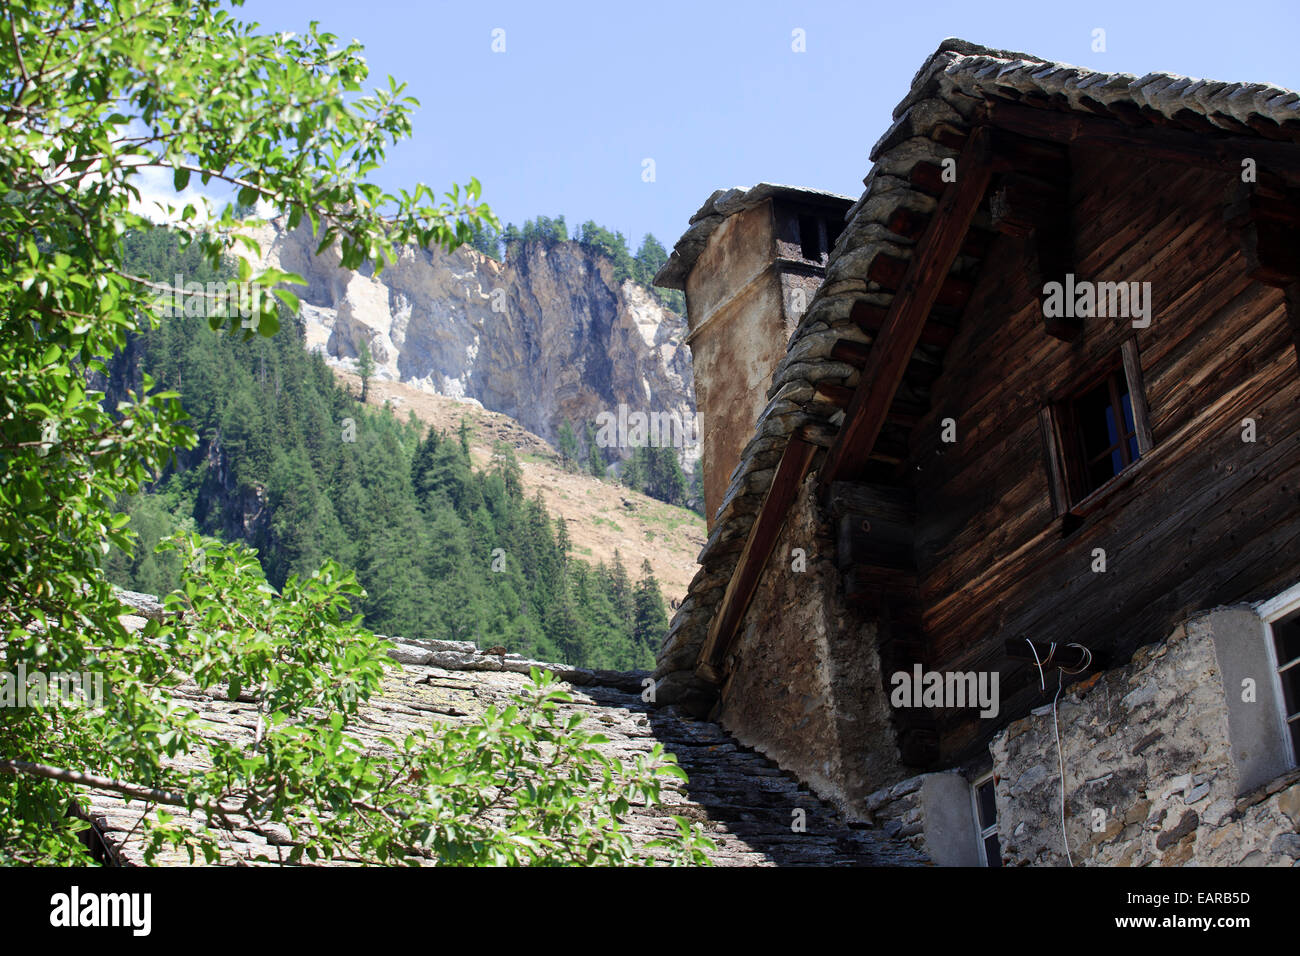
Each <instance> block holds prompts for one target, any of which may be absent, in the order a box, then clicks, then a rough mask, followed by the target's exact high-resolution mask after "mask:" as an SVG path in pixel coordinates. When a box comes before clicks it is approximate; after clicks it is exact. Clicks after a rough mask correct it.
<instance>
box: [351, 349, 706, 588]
mask: <svg viewBox="0 0 1300 956" xmlns="http://www.w3.org/2000/svg"><path fill="white" fill-rule="evenodd" d="M334 374H335V376H336V377H337V378H338V380H339V381H340V382H341V383H343V384H344V385H345V386H346V387H347V388H348V389H349V390H350V391H351V392H352V393H353V394H354V395H355V394H359V393H360V391H361V380H360V379H359V378H358V377H357V376H356V375H355V374H354V373H352V372H350V371H348V370H346V369H342V368H335V369H334ZM369 391H370V394H369V396H368V402H369V404H372V405H383V404H384V403H385V402H390V403H391V404H392V406H393V409H394V411H395V412H396V413H397V414H398V415H399V417H400V416H405V415H406V413H407V412H408V411H409V412H414V413H415V416H416V418H418V419H419V420H420V421H421V422H423V423H424V424H426V425H429V426H431V427H433V428H434V429H436V430H439V431H445V432H447V433H448V434H452V433H454V432H455V431H456V429H457V428H458V427H459V426H460V422H461V419H462V418H463V419H464V420H465V422H466V424H467V425H468V427H469V430H470V456H471V458H472V459H473V461H474V464H475V465H476V466H477V467H480V468H485V467H487V464H488V462H489V460H490V458H491V455H492V449H493V447H494V445H495V444H496V443H497V442H505V443H506V444H507V445H509V446H510V447H511V448H513V449H514V450H515V453H516V454H517V455H518V456H519V461H520V466H521V468H522V469H523V485H524V491H525V493H526V494H527V495H528V496H529V497H532V496H533V495H534V494H536V493H537V492H540V493H541V495H542V500H543V501H544V502H545V503H546V509H547V511H549V512H550V513H551V514H552V515H554V516H555V517H557V518H563V519H564V520H565V521H566V522H567V524H568V532H569V537H570V538H571V539H572V541H573V549H574V553H575V554H576V555H577V556H578V557H581V558H584V559H586V560H589V561H594V562H605V563H610V562H611V561H612V560H613V557H614V552H615V551H616V550H617V551H619V552H620V553H621V555H622V558H623V562H624V563H625V564H626V565H627V566H628V568H629V569H632V570H635V569H637V568H639V567H640V566H641V561H642V559H645V560H648V561H649V562H650V567H651V568H652V569H653V570H654V574H655V577H656V578H657V579H658V581H659V585H660V589H661V591H662V593H663V596H664V598H665V599H667V600H668V601H670V602H672V603H673V606H676V602H679V601H680V600H681V599H682V597H683V596H684V595H685V594H686V588H687V586H688V585H689V584H690V580H691V577H692V576H693V575H694V574H695V572H696V570H697V566H696V563H695V556H696V555H697V554H699V552H700V548H702V547H703V546H704V538H705V534H704V519H703V518H702V517H701V516H700V515H698V514H696V513H695V512H693V511H690V510H689V509H686V508H679V507H675V506H673V505H668V504H664V503H663V502H662V501H656V500H655V499H653V498H650V497H647V496H646V495H643V494H641V493H639V492H636V491H632V490H630V489H628V488H625V487H623V486H621V485H619V484H617V483H615V482H614V481H612V480H605V481H599V480H597V479H595V478H593V477H591V476H590V475H586V474H581V473H574V472H570V471H566V470H565V469H564V468H563V466H562V464H561V461H560V456H559V455H557V454H556V453H555V450H554V449H553V448H551V446H550V445H549V444H547V443H546V442H545V441H544V440H542V439H541V438H540V437H539V436H537V435H535V434H533V433H532V432H530V431H528V430H527V429H525V428H524V427H523V426H521V425H520V424H519V423H518V422H516V421H515V420H514V419H512V418H510V417H508V416H506V415H502V414H499V413H496V412H490V411H486V410H484V409H482V408H478V407H476V406H475V405H473V404H470V403H468V402H464V401H457V400H455V399H452V398H447V397H446V396H442V395H434V394H431V393H429V392H427V391H424V390H422V389H419V388H416V387H414V386H411V385H405V384H402V383H400V382H392V381H382V380H380V381H372V382H371V383H370V389H369Z"/></svg>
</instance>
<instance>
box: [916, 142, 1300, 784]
mask: <svg viewBox="0 0 1300 956" xmlns="http://www.w3.org/2000/svg"><path fill="white" fill-rule="evenodd" d="M1070 153H1071V155H1070V165H1071V169H1072V177H1071V184H1070V190H1069V208H1068V210H1067V209H1063V210H1061V212H1062V213H1066V214H1068V222H1069V223H1070V225H1071V232H1072V235H1071V239H1072V247H1073V270H1074V272H1075V273H1076V275H1077V276H1078V277H1079V278H1080V279H1089V280H1096V281H1108V280H1109V281H1126V282H1150V283H1151V291H1152V321H1151V324H1150V326H1149V327H1148V328H1137V329H1135V328H1134V327H1133V323H1132V322H1131V321H1130V320H1129V319H1124V318H1087V319H1083V320H1082V321H1081V323H1080V328H1078V329H1077V330H1076V332H1075V334H1073V335H1072V336H1071V337H1070V338H1069V339H1068V340H1063V339H1062V338H1060V337H1057V336H1056V335H1054V334H1051V333H1050V331H1049V330H1048V329H1047V328H1045V325H1044V320H1043V310H1042V306H1041V304H1040V292H1041V286H1040V285H1039V283H1040V282H1041V274H1040V272H1039V271H1038V270H1037V269H1036V268H1035V263H1034V256H1035V250H1034V248H1033V242H1032V240H1029V239H1027V238H1025V237H1023V236H1016V235H1001V236H999V237H998V238H997V239H996V240H995V242H994V244H993V245H992V247H991V248H990V249H989V253H988V255H987V256H986V258H985V261H984V262H983V264H982V265H981V267H980V271H979V278H978V281H977V283H976V284H975V287H974V291H973V294H972V297H971V301H970V303H969V305H968V306H967V308H966V310H965V313H964V315H963V317H962V321H961V328H960V331H959V333H958V334H957V336H956V338H955V339H954V340H953V342H952V344H951V346H950V347H949V349H948V351H947V354H946V356H945V360H944V364H945V371H944V373H943V374H942V375H941V376H939V377H938V378H937V379H936V380H935V382H934V383H933V385H932V386H931V392H930V406H931V407H930V410H929V412H928V413H927V414H926V415H925V417H924V418H923V419H921V421H920V422H919V423H918V425H917V427H916V428H914V429H913V430H912V432H911V443H910V448H909V453H908V456H907V459H906V461H905V462H904V464H903V465H902V467H901V468H900V470H899V477H900V478H902V479H903V481H905V482H906V483H907V484H909V485H911V486H912V488H913V490H914V494H915V500H916V514H917V520H916V525H915V565H916V573H917V577H916V582H917V590H916V596H915V601H916V604H915V606H914V607H912V608H909V609H908V610H909V612H911V613H910V614H908V615H906V616H907V617H910V618H911V619H913V620H916V621H917V622H918V623H919V627H920V634H919V638H920V645H921V647H922V648H923V650H922V659H923V661H924V663H925V664H926V666H927V667H929V668H931V669H936V670H945V671H946V670H998V671H1000V672H1001V689H1002V701H1003V707H1002V712H1001V714H1000V715H999V717H1000V719H999V720H997V721H987V720H980V719H978V717H976V716H974V715H973V713H972V712H971V711H959V712H951V713H941V714H937V715H931V717H932V718H933V719H934V720H935V723H936V724H937V727H936V729H937V736H938V742H939V752H938V753H937V754H935V755H934V756H936V757H937V758H938V762H940V763H944V764H950V763H953V762H956V761H960V760H962V759H963V758H966V757H970V756H971V755H972V754H975V753H978V752H979V750H980V747H979V745H981V744H983V743H984V742H986V741H987V739H988V737H990V736H991V735H992V733H993V732H994V731H995V730H996V729H997V728H998V727H999V726H1002V725H1004V724H1005V723H1006V722H1007V721H1009V720H1010V719H1012V718H1014V717H1017V716H1023V714H1024V713H1025V712H1026V711H1027V710H1029V709H1030V708H1032V707H1035V706H1038V705H1039V704H1041V703H1042V702H1043V701H1044V699H1045V698H1044V696H1043V694H1042V693H1041V692H1040V688H1039V681H1038V676H1037V670H1036V668H1035V667H1034V665H1033V664H1032V663H1025V662H1022V661H1014V660H1010V659H1008V657H1007V655H1006V653H1005V649H1004V645H1005V643H1006V641H1008V640H1019V639H1021V638H1031V639H1034V640H1036V641H1042V642H1059V643H1066V642H1079V643H1082V644H1084V645H1086V646H1087V647H1089V648H1091V649H1093V650H1094V652H1096V653H1097V657H1098V660H1099V661H1101V660H1107V661H1109V662H1110V663H1116V662H1120V661H1122V660H1124V659H1125V658H1126V657H1127V656H1128V655H1130V654H1131V653H1132V651H1133V650H1134V649H1136V647H1138V646H1139V645H1141V644H1143V643H1149V642H1151V641H1153V640H1158V639H1160V638H1161V637H1163V635H1165V634H1166V633H1168V632H1169V630H1170V629H1171V628H1172V627H1174V626H1175V625H1176V624H1177V622H1178V621H1180V620H1182V619H1183V618H1185V617H1186V616H1187V615H1188V614H1189V613H1191V612H1193V611H1196V610H1199V609H1205V608H1211V607H1214V606H1216V605H1220V604H1227V603H1232V602H1236V601H1242V600H1253V599H1259V598H1263V597H1266V596H1268V595H1270V594H1272V593H1275V592H1277V591H1279V590H1281V589H1283V588H1285V587H1287V586H1289V585H1291V584H1294V583H1295V582H1296V579H1297V577H1300V375H1298V373H1297V359H1296V351H1295V348H1294V340H1293V337H1292V329H1291V326H1290V324H1289V321H1288V315H1287V309H1286V305H1285V302H1284V292H1283V290H1282V289H1280V288H1277V287H1275V286H1273V285H1269V284H1266V283H1265V282H1263V281H1260V280H1259V279H1257V278H1254V277H1252V274H1251V264H1250V262H1249V261H1248V259H1249V256H1248V250H1247V249H1246V248H1245V242H1244V236H1243V230H1242V229H1241V227H1240V225H1239V224H1234V223H1233V222H1232V221H1231V216H1230V215H1228V213H1229V206H1230V204H1231V197H1232V195H1233V193H1234V189H1235V185H1236V182H1237V181H1238V180H1239V179H1240V175H1239V171H1238V170H1237V169H1235V168H1232V167H1227V168H1225V169H1224V170H1223V171H1221V172H1216V171H1212V170H1209V169H1205V168H1200V167H1194V166H1188V165H1185V164H1178V163H1174V162H1167V161H1165V162H1162V161H1155V160H1151V159H1149V158H1147V157H1146V156H1145V155H1144V154H1143V153H1142V152H1141V151H1137V150H1132V149H1130V150H1118V149H1115V148H1113V147H1110V146H1102V145H1098V146H1091V145H1082V144H1077V145H1075V146H1074V147H1072V148H1071V150H1070ZM1126 340H1128V341H1131V342H1133V343H1135V344H1136V354H1137V356H1138V359H1139V363H1140V374H1141V381H1142V385H1143V393H1144V397H1145V404H1146V406H1147V410H1148V415H1149V424H1150V430H1151V441H1152V447H1151V449H1150V451H1149V452H1148V453H1147V454H1145V455H1143V456H1142V458H1141V459H1140V460H1139V461H1138V462H1137V463H1136V464H1134V465H1132V466H1130V467H1129V468H1128V469H1126V470H1125V471H1123V472H1121V474H1120V475H1119V476H1118V477H1116V478H1114V479H1112V480H1111V481H1110V482H1109V483H1108V484H1107V485H1105V486H1104V487H1103V488H1102V489H1100V490H1099V492H1097V493H1096V494H1095V495H1094V496H1093V499H1092V501H1091V502H1090V505H1091V509H1090V510H1089V512H1088V513H1086V514H1084V515H1083V516H1081V517H1076V516H1075V515H1071V514H1065V515H1058V514H1057V513H1056V512H1057V510H1058V509H1057V508H1055V507H1054V502H1053V489H1052V487H1051V483H1052V469H1051V462H1050V459H1049V455H1050V450H1049V449H1048V447H1046V445H1045V442H1044V435H1043V430H1042V427H1041V424H1040V411H1041V410H1043V409H1044V408H1046V407H1048V406H1050V405H1051V404H1052V403H1053V402H1055V401H1058V400H1060V399H1062V398H1063V397H1066V396H1068V395H1070V394H1073V393H1075V392H1077V391H1078V390H1079V389H1080V388H1082V387H1084V386H1085V385H1087V384H1088V383H1089V382H1091V381H1093V380H1095V379H1096V378H1097V376H1098V375H1099V374H1101V373H1103V372H1104V371H1105V370H1107V369H1110V368H1115V367H1116V366H1118V365H1119V364H1120V363H1121V361H1122V356H1121V348H1122V346H1123V344H1124V343H1125V341H1126ZM946 418H952V419H954V420H955V422H956V429H957V441H955V442H952V443H945V442H943V441H942V440H941V426H940V422H941V421H942V420H943V419H946ZM1247 418H1250V419H1253V420H1254V422H1255V431H1256V434H1255V438H1256V440H1255V441H1254V442H1247V441H1244V440H1243V420H1244V419H1247ZM1094 549H1103V550H1104V554H1105V568H1106V570H1105V571H1104V572H1102V573H1098V572H1095V571H1094V570H1093V567H1094V560H1095V559H1094ZM1052 683H1054V675H1053V680H1052ZM1054 690H1055V687H1053V686H1049V691H1054Z"/></svg>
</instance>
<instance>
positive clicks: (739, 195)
mask: <svg viewBox="0 0 1300 956" xmlns="http://www.w3.org/2000/svg"><path fill="white" fill-rule="evenodd" d="M773 196H776V197H778V198H780V199H790V200H795V201H798V202H803V203H810V204H813V205H839V204H843V203H846V202H849V203H851V202H853V197H852V196H841V195H840V194H839V193H831V192H826V191H825V190H823V189H805V188H803V187H801V186H779V185H777V184H775V183H759V184H758V185H757V186H736V187H733V188H732V189H719V190H716V191H715V192H714V193H713V195H712V196H710V197H709V198H708V199H706V200H704V205H703V206H701V207H700V208H699V209H698V210H696V212H695V215H693V216H691V219H690V226H691V228H689V229H687V230H686V232H684V233H683V234H682V237H681V238H680V239H678V240H677V244H676V245H675V246H673V251H672V254H671V255H670V256H669V257H668V261H667V262H665V263H664V264H663V267H662V268H661V269H660V270H659V272H658V274H657V275H656V276H655V277H654V284H655V285H657V286H659V287H660V288H663V289H682V290H683V291H684V290H685V289H686V277H687V276H688V275H690V274H691V270H692V269H694V268H695V260H696V259H698V258H699V255H700V253H701V252H703V251H704V247H705V246H706V245H708V242H709V236H711V235H713V230H715V229H717V228H718V226H720V225H722V222H723V220H725V219H726V218H727V217H728V216H734V215H736V213H739V212H744V211H745V210H746V209H752V208H753V207H755V206H757V205H758V204H759V203H761V202H765V201H767V200H768V199H771V198H772V197H773Z"/></svg>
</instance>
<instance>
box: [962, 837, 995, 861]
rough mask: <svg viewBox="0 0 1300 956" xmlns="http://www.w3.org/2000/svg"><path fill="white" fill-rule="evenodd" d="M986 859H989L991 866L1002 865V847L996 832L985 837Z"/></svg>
mask: <svg viewBox="0 0 1300 956" xmlns="http://www.w3.org/2000/svg"><path fill="white" fill-rule="evenodd" d="M967 845H968V846H969V844H967ZM984 859H986V860H987V861H988V864H989V866H1001V865H1002V847H1001V846H1000V845H999V844H998V835H997V834H996V833H994V834H992V835H991V836H986V837H985V838H984Z"/></svg>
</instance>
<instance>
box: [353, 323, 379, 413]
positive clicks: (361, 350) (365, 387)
mask: <svg viewBox="0 0 1300 956" xmlns="http://www.w3.org/2000/svg"><path fill="white" fill-rule="evenodd" d="M374 374H375V359H374V356H372V355H371V354H370V343H369V342H367V341H366V340H365V339H362V340H361V344H360V345H358V346H357V375H359V376H361V404H362V405H364V404H365V403H366V396H368V395H369V394H370V378H371V376H373V375H374Z"/></svg>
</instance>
